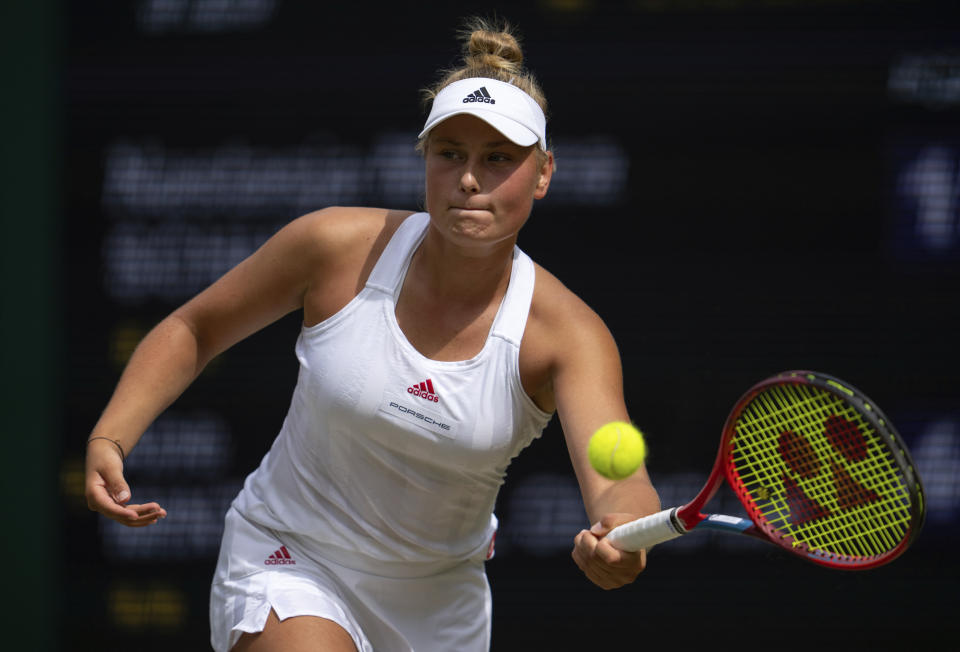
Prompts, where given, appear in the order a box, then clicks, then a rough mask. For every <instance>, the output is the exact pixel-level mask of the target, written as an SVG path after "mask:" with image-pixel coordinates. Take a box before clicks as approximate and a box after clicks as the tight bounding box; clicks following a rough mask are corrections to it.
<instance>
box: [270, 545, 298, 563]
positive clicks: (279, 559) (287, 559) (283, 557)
mask: <svg viewBox="0 0 960 652" xmlns="http://www.w3.org/2000/svg"><path fill="white" fill-rule="evenodd" d="M263 563H264V564H266V565H267V566H279V565H282V564H296V563H297V562H296V561H295V560H294V559H293V558H292V557H291V556H290V551H288V550H287V547H286V546H280V550H277V551H276V552H275V553H273V554H272V555H270V556H269V557H267V558H266V559H264V560H263Z"/></svg>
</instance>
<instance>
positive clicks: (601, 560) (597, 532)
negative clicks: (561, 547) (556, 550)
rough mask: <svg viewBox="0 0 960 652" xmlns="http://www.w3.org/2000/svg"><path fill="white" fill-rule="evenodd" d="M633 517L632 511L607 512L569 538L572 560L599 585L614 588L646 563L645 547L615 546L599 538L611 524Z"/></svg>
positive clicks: (630, 579)
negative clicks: (626, 549) (591, 525)
mask: <svg viewBox="0 0 960 652" xmlns="http://www.w3.org/2000/svg"><path fill="white" fill-rule="evenodd" d="M635 518H636V516H634V515H632V514H607V515H606V516H604V517H603V518H602V519H600V521H599V522H598V523H595V524H594V525H593V527H591V528H590V529H589V530H581V531H580V533H579V534H578V535H577V536H576V538H574V540H573V554H572V556H573V561H574V562H576V564H577V566H579V567H580V570H582V571H583V572H584V574H585V575H586V576H587V579H589V580H590V581H591V582H593V583H594V584H596V585H597V586H599V587H600V588H601V589H605V590H609V589H617V588H620V587H621V586H624V585H625V584H630V583H631V582H633V581H634V580H635V579H637V575H639V574H640V573H642V572H643V569H644V568H646V566H647V552H646V551H645V550H639V551H637V552H625V551H623V550H617V549H616V548H614V547H613V546H612V545H611V544H610V542H609V541H607V540H606V539H604V538H603V537H604V536H606V534H607V533H608V532H609V531H610V530H612V529H613V528H615V527H617V526H618V525H621V524H623V523H629V522H630V521H632V520H634V519H635Z"/></svg>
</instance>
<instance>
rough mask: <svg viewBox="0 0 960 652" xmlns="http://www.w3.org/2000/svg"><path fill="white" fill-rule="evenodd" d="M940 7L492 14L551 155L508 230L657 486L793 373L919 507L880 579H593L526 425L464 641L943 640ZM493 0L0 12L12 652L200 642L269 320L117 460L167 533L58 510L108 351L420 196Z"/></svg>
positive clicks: (270, 343) (103, 395)
mask: <svg viewBox="0 0 960 652" xmlns="http://www.w3.org/2000/svg"><path fill="white" fill-rule="evenodd" d="M954 6H955V3H954V2H919V1H906V0H904V1H899V2H898V1H879V0H878V1H871V0H861V1H855V0H809V1H802V0H703V1H700V2H695V1H693V0H674V1H668V0H623V1H619V2H599V1H596V2H592V1H590V0H542V1H539V2H526V3H520V2H517V3H510V4H509V5H507V4H504V5H503V6H501V7H499V8H497V9H498V12H499V14H500V15H502V16H504V17H506V18H508V19H510V20H511V21H512V22H513V23H515V24H516V25H517V26H518V28H519V29H520V31H521V33H522V34H523V36H524V46H525V50H526V53H527V63H528V64H529V65H530V67H531V68H532V69H533V70H534V71H536V72H537V73H538V75H539V78H540V81H541V82H542V84H543V87H544V89H545V91H546V94H547V97H548V98H549V100H550V118H551V120H550V125H549V137H550V138H551V140H552V144H553V147H554V151H555V153H556V157H557V163H558V171H557V174H556V175H555V177H554V182H553V186H552V189H551V193H550V195H549V196H548V198H547V199H546V200H544V201H542V202H541V203H539V204H538V205H537V206H536V207H535V209H534V213H533V216H532V218H531V220H530V222H529V223H528V225H527V226H526V227H525V229H524V231H523V232H522V233H521V240H520V245H521V247H523V248H524V249H525V250H526V251H527V252H528V253H529V254H530V255H531V256H532V257H533V258H534V259H535V260H537V261H538V262H540V263H541V264H543V265H544V266H545V267H547V268H548V269H550V270H551V271H553V272H554V273H555V274H556V275H557V276H558V277H559V278H560V279H561V280H562V281H564V282H565V283H566V284H567V285H568V286H569V287H570V288H571V289H573V290H574V291H575V292H577V293H578V294H580V295H581V296H582V297H583V298H584V299H585V300H586V301H587V302H588V303H589V304H590V305H591V306H593V307H594V308H595V309H596V310H597V311H598V312H599V313H600V314H601V315H602V316H603V317H604V318H605V319H606V321H607V323H608V325H609V326H610V328H611V330H612V331H613V333H614V335H615V337H616V338H617V341H618V343H619V345H620V348H621V353H622V355H623V361H624V369H625V376H626V392H627V402H628V406H629V408H630V410H631V414H632V416H633V418H634V420H635V421H636V422H637V423H638V424H639V425H640V426H641V427H642V428H643V429H644V430H645V431H646V433H647V435H648V439H649V443H650V446H651V451H652V452H651V456H650V458H649V461H648V464H649V469H650V473H651V475H652V477H653V479H654V481H655V483H656V484H657V487H658V489H659V490H660V492H661V497H662V499H663V502H664V503H665V504H670V503H677V502H682V501H685V500H687V499H689V498H690V497H691V496H692V495H693V492H695V491H696V489H698V488H699V486H700V484H701V483H702V482H703V480H704V479H705V478H706V475H707V473H708V472H709V470H710V467H711V465H712V461H713V458H714V455H715V446H716V443H717V441H718V437H719V431H720V427H721V425H722V423H723V420H724V418H725V416H726V413H727V410H728V409H729V408H730V406H731V405H732V404H733V402H734V401H735V400H736V399H737V398H738V397H739V396H740V394H741V393H742V392H743V391H744V390H746V389H747V387H749V386H750V385H751V384H753V383H754V382H756V381H759V380H761V379H762V378H764V377H766V376H768V375H770V374H773V373H775V372H778V371H782V370H786V369H794V368H805V369H815V370H819V371H824V372H828V373H831V374H833V375H836V376H839V377H841V378H843V379H845V380H847V381H849V382H850V383H852V384H853V385H855V386H858V387H859V388H861V389H862V390H863V391H865V392H866V393H867V394H869V395H870V396H871V397H872V398H873V399H874V400H875V401H876V402H877V403H878V404H879V405H881V406H883V407H884V409H885V411H886V412H887V413H888V415H889V416H890V417H891V419H892V420H893V421H894V423H895V424H897V426H898V428H899V429H900V431H901V433H902V435H903V436H904V438H905V439H906V440H907V442H908V445H909V446H910V447H911V449H912V451H913V454H914V457H915V461H916V464H917V466H918V468H919V470H920V473H921V475H922V476H923V478H924V481H925V485H926V491H927V501H928V508H929V515H928V520H927V524H926V527H925V529H924V531H923V534H922V535H921V537H920V539H919V540H918V541H917V542H916V544H915V545H914V547H913V548H911V549H910V550H909V551H908V552H907V553H906V555H904V556H903V557H902V558H900V559H899V560H897V561H896V562H895V563H893V564H891V565H889V566H885V567H883V568H880V569H877V570H874V571H869V572H865V573H842V572H834V571H826V570H822V569H820V568H817V567H814V566H812V565H809V564H806V563H804V562H801V561H797V560H794V559H790V558H787V556H786V555H783V554H781V553H780V552H779V551H777V550H776V549H774V548H772V547H768V546H763V545H761V544H749V543H743V542H741V541H739V540H738V539H735V538H731V537H714V536H711V535H700V534H697V535H694V536H691V537H687V538H685V539H683V540H681V541H677V542H674V543H673V544H669V545H663V546H661V547H659V548H658V549H657V550H656V551H655V552H654V554H653V555H652V556H651V561H650V567H649V569H648V571H647V572H646V573H645V575H644V576H643V577H642V579H641V580H639V581H638V582H637V583H636V584H634V585H632V586H630V587H628V588H626V589H622V590H619V591H614V592H603V591H601V590H599V589H597V588H595V587H594V586H593V585H591V584H590V583H589V582H587V581H586V580H585V579H584V578H583V577H582V575H581V574H580V572H579V571H578V570H577V568H576V567H575V565H574V564H573V562H572V561H571V560H570V559H569V550H570V547H571V542H572V538H573V536H574V535H575V534H576V532H577V531H578V530H579V529H580V528H581V527H584V526H586V525H587V523H586V517H585V515H584V513H583V509H582V506H581V504H580V502H579V496H578V493H577V488H576V483H575V480H574V479H573V475H572V471H571V468H570V463H569V459H568V456H567V451H566V448H565V446H564V443H563V438H562V433H561V432H560V429H559V427H558V425H557V424H556V421H554V422H553V423H552V424H551V425H550V427H549V428H548V429H547V431H546V432H545V433H544V436H543V437H542V438H541V439H540V440H538V441H537V442H535V443H534V444H533V445H532V446H531V447H530V449H528V450H527V451H525V452H524V453H523V454H522V455H521V456H520V457H519V458H518V459H517V460H516V462H515V463H514V465H513V466H512V467H511V469H510V472H509V475H508V479H507V484H506V485H505V487H504V489H503V491H502V493H501V500H500V503H499V506H498V515H499V516H500V519H501V530H500V535H499V537H498V551H497V557H496V558H495V559H494V560H493V561H491V562H490V564H489V566H488V569H489V575H490V581H491V584H492V587H493V592H494V638H493V648H494V650H496V651H504V650H527V649H549V650H560V649H578V648H580V647H583V646H587V645H591V646H594V645H608V644H613V643H618V642H621V643H625V642H628V641H631V638H630V637H631V636H634V635H650V634H653V635H654V636H655V640H658V641H664V640H669V639H672V640H676V641H677V644H678V645H679V646H680V649H688V648H690V647H693V646H694V645H695V644H696V645H698V646H700V645H705V644H709V643H711V642H719V643H723V642H724V641H725V640H729V641H738V642H742V641H754V642H755V643H757V642H759V643H762V644H764V645H776V646H777V647H781V648H784V649H791V648H792V647H794V646H799V644H800V643H801V642H803V643H806V644H815V645H817V647H818V648H820V649H832V648H834V647H836V648H841V647H842V648H844V649H867V648H872V647H877V646H879V647H881V648H882V647H886V646H887V645H889V644H891V643H892V642H894V641H898V640H900V639H904V640H912V641H913V642H914V644H915V647H914V648H913V649H925V648H926V646H927V645H928V644H930V645H932V644H933V642H934V641H939V640H942V639H944V638H946V639H947V640H949V638H950V637H949V635H950V634H951V633H952V634H954V635H956V634H957V633H958V625H957V619H956V616H955V611H956V603H957V597H958V587H960V581H958V580H960V573H958V568H957V567H958V565H957V563H956V561H955V557H954V554H953V553H954V548H955V547H956V545H957V543H958V541H960V528H958V526H957V525H956V524H955V521H956V519H957V516H958V512H960V378H958V373H957V363H958V362H960V350H958V349H960V343H958V334H960V317H958V312H960V311H958V308H957V304H958V298H960V296H958V295H960V22H958V21H957V12H956V11H954V9H953V7H954ZM494 8H496V7H495V6H494V5H489V4H487V5H481V4H478V3H459V4H456V3H435V4H434V3H423V2H421V3H410V4H405V3H397V2H394V3H390V4H386V5H384V4H380V3H363V2H361V3H337V4H333V3H321V2H307V1H299V2H298V1H294V0H135V1H134V0H130V1H127V2H114V1H107V0H89V1H83V2H57V1H54V0H41V1H38V2H12V3H9V4H5V5H4V8H3V16H4V19H3V21H2V22H3V27H4V31H3V33H4V39H3V40H4V57H3V59H4V62H3V64H2V65H3V67H4V78H5V80H6V82H5V89H4V91H3V95H4V100H3V104H4V109H3V110H4V117H5V119H4V121H3V126H4V132H5V140H6V146H5V147H4V173H3V177H4V195H3V211H4V222H5V233H6V234H7V236H8V237H7V238H5V239H4V240H5V243H4V255H3V266H4V267H3V283H4V302H3V311H4V312H3V322H4V324H3V328H4V332H3V342H4V370H5V372H6V373H5V374H4V375H5V376H6V378H5V382H6V383H9V387H8V389H7V390H6V391H4V393H3V396H4V402H5V405H4V412H5V414H6V416H7V424H8V426H7V432H5V433H4V435H5V439H6V440H7V456H8V460H9V463H8V465H7V466H8V468H7V470H6V474H5V475H6V476H7V477H6V480H5V482H7V483H9V487H6V492H5V493H6V494H7V495H8V496H10V497H20V498H17V499H16V500H10V501H8V502H12V503H14V504H17V505H21V506H20V507H17V508H15V511H14V512H13V513H12V514H11V515H9V516H8V517H7V518H5V519H4V522H5V523H6V532H5V537H4V539H5V540H6V541H5V554H6V559H7V564H8V566H10V567H12V568H13V569H14V571H15V576H14V577H13V578H12V579H11V581H12V582H13V585H14V586H17V587H20V588H18V589H17V590H16V591H15V592H11V593H12V594H13V595H15V596H16V599H17V602H18V605H17V610H16V611H12V612H10V613H9V614H8V616H9V617H10V618H12V619H13V621H14V623H15V624H14V626H15V627H19V628H21V629H22V630H23V631H25V632H26V637H25V638H24V640H29V641H32V643H31V644H30V645H28V646H27V647H26V649H36V650H41V649H50V650H52V649H62V650H100V649H130V650H154V649H157V650H160V649H163V650H169V649H180V650H202V649H208V643H207V640H208V630H207V594H208V588H209V581H210V576H211V573H212V570H213V565H214V562H215V557H216V552H217V548H218V545H219V536H220V530H221V523H222V516H223V513H224V512H225V510H226V507H227V505H228V504H229V501H230V500H231V499H232V498H233V496H234V495H235V493H236V491H237V490H238V488H239V486H240V484H241V482H242V480H243V478H244V476H245V475H246V474H247V473H249V472H250V471H251V470H252V469H253V468H254V467H255V466H256V464H257V463H258V461H259V459H260V457H261V456H262V455H263V453H264V452H265V451H266V449H267V447H268V446H269V444H270V442H271V441H272V439H273V437H274V435H275V433H276V432H277V430H278V428H279V426H280V423H281V421H282V419H283V416H284V414H285V410H286V407H287V401H288V398H289V394H290V391H291V389H292V387H293V383H294V381H295V375H296V368H297V367H296V364H297V363H296V359H295V357H294V355H293V344H294V340H295V338H296V336H297V332H298V327H299V323H298V319H299V316H298V315H292V316H291V317H289V318H287V319H285V320H282V321H281V322H279V323H277V324H275V325H274V326H271V327H270V328H268V329H266V330H265V331H263V332H262V333H260V334H258V335H256V336H254V337H252V338H251V339H250V340H248V341H246V342H244V343H242V344H240V345H238V346H237V347H236V348H235V349H233V350H231V351H229V352H227V353H226V354H224V355H223V356H222V357H221V358H220V359H218V360H217V361H216V362H215V363H214V364H212V365H211V367H210V368H209V369H208V370H207V371H206V372H205V373H204V374H203V376H202V377H201V378H200V379H199V380H198V381H197V383H196V384H195V385H194V386H193V387H192V388H191V389H190V390H189V391H188V392H187V393H186V394H185V395H184V396H183V397H182V399H181V400H180V401H178V402H177V403H176V404H175V405H174V406H173V407H172V408H171V409H170V410H169V411H168V412H167V413H166V414H165V415H164V416H163V417H161V419H160V420H159V421H158V422H157V423H156V424H155V426H154V427H153V428H152V429H151V430H150V431H149V432H148V434H147V435H146V436H145V438H144V439H143V440H142V443H141V445H140V447H139V448H138V449H137V450H136V451H135V452H134V453H133V454H132V455H131V457H130V458H129V460H128V465H127V472H128V479H129V480H130V481H131V484H132V486H133V490H134V494H135V496H134V499H135V500H137V499H138V498H139V499H140V500H143V501H147V500H158V501H159V502H160V503H161V504H163V505H164V506H165V507H167V509H168V511H169V513H170V517H169V518H168V519H166V520H165V521H164V522H163V523H162V524H161V525H159V526H156V527H153V528H148V529H146V530H137V531H131V530H126V529H123V528H121V527H120V526H116V525H115V524H112V523H109V522H105V521H103V520H102V519H100V518H99V517H97V516H95V515H94V514H92V513H91V512H89V511H87V510H86V507H85V503H84V499H83V473H82V456H83V442H84V439H85V437H86V435H87V434H88V432H89V429H90V428H91V427H92V425H93V423H94V421H95V420H96V418H97V416H98V414H99V411H100V410H101V409H102V407H103V406H104V405H105V403H106V401H107V399H108V398H109V394H110V392H111V390H112V387H113V385H114V383H115V382H116V380H117V378H118V375H119V373H120V371H121V369H122V365H123V364H124V362H125V360H126V359H127V357H128V355H129V354H130V352H131V350H132V348H133V347H134V346H135V344H136V342H137V341H138V340H139V338H140V337H142V335H143V334H145V332H146V331H147V330H148V329H149V328H150V327H151V326H152V325H153V324H155V323H156V322H157V321H158V320H159V319H161V318H162V317H163V316H164V315H165V314H166V313H168V312H169V311H170V310H172V309H173V308H174V307H176V306H177V305H179V304H180V303H181V302H183V301H184V300H186V299H187V298H189V297H190V296H191V295H192V294H193V293H195V292H197V291H198V290H199V289H201V288H202V287H204V286H205V285H207V284H208V283H210V282H212V281H213V280H215V279H216V278H217V277H218V276H219V275H220V274H221V273H223V272H224V271H226V270H227V269H228V268H229V267H230V266H232V265H233V264H235V263H236V262H238V261H239V260H241V259H242V258H243V257H244V256H246V255H247V254H249V253H250V252H251V251H252V250H253V249H254V248H255V247H256V246H258V245H259V244H260V243H261V242H262V241H263V240H264V239H266V238H267V237H269V235H270V234H271V233H273V232H274V231H275V230H276V229H278V228H279V227H280V226H282V225H283V224H284V223H286V222H287V221H289V220H291V219H292V218H294V217H296V216H298V215H300V214H303V213H305V212H308V211H310V210H313V209H315V208H320V207H323V206H327V205H334V204H338V205H351V204H362V205H375V206H387V207H392V208H410V209H414V208H417V207H418V206H419V202H420V190H419V188H420V187H421V185H422V181H423V174H422V169H421V166H422V163H421V161H420V160H419V158H418V156H417V155H416V154H415V153H414V151H413V143H414V140H415V136H416V133H417V132H418V131H419V128H420V125H421V124H422V121H423V117H424V115H425V113H424V111H423V110H422V108H421V106H420V103H419V102H420V100H419V92H418V91H419V89H421V88H422V87H424V86H427V85H429V84H431V83H432V82H433V81H434V80H435V79H436V71H437V70H438V69H440V68H443V67H446V66H448V65H454V64H456V63H458V60H457V57H458V54H459V44H458V42H457V41H456V39H455V30H456V28H457V27H458V24H459V20H460V18H461V17H463V16H466V15H470V14H474V13H480V14H490V13H491V12H492V10H493V9H494ZM719 507H720V508H722V509H725V510H735V509H736V506H735V505H734V504H731V501H730V500H729V499H722V500H720V504H719ZM727 637H730V639H727ZM641 640H642V639H641ZM638 645H639V644H638ZM728 645H730V646H732V645H733V643H732V642H729V643H728Z"/></svg>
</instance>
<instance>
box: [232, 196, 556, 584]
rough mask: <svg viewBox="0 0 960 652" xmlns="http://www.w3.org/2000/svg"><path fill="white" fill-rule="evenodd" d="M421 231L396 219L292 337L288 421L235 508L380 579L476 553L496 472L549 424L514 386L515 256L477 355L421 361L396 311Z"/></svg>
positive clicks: (518, 268) (524, 287)
mask: <svg viewBox="0 0 960 652" xmlns="http://www.w3.org/2000/svg"><path fill="white" fill-rule="evenodd" d="M428 225H429V216H428V215H427V214H426V213H418V214H415V215H412V216H410V217H409V218H407V219H406V220H405V221H404V222H403V223H402V224H401V225H400V227H399V228H398V229H397V231H396V233H395V234H394V235H393V237H392V238H391V240H390V242H389V243H388V244H387V246H386V248H385V249H384V251H383V254H382V255H381V256H380V259H379V260H378V261H377V264H376V266H375V267H374V269H373V271H372V273H371V274H370V278H369V280H368V281H367V283H366V286H365V287H364V288H363V290H361V291H360V293H359V294H358V295H357V296H356V297H354V299H353V300H352V301H350V303H348V304H347V305H346V306H345V307H344V308H343V309H342V310H340V311H339V312H338V313H336V314H335V315H333V316H331V317H330V318H328V319H326V320H324V321H323V322H321V323H319V324H316V325H315V326H310V327H304V328H303V329H302V332H301V334H300V337H299V339H298V341H297V347H296V351H297V357H298V358H299V360H300V372H299V376H298V379H297V385H296V388H295V390H294V394H293V399H292V401H291V405H290V409H289V412H288V413H287V417H286V419H285V421H284V424H283V427H282V429H281V431H280V434H279V436H278V437H277V439H276V441H275V442H274V443H273V446H272V447H271V449H270V451H269V452H268V453H267V455H266V456H265V457H264V459H263V461H262V463H261V464H260V466H259V467H258V468H257V470H256V471H254V472H253V473H252V474H251V475H250V476H249V477H248V478H247V480H246V482H245V484H244V488H243V489H242V490H241V492H240V494H239V496H238V497H237V498H236V500H235V501H234V507H236V509H237V510H238V511H239V512H240V513H241V514H242V515H244V516H245V517H246V518H247V519H249V520H251V521H253V522H254V523H257V524H260V525H261V526H264V527H266V528H269V529H272V530H275V531H277V532H278V533H279V534H281V535H282V536H287V537H293V538H295V539H296V541H297V542H298V543H300V544H301V546H303V547H305V548H308V549H310V550H312V551H315V552H316V554H317V555H318V556H319V557H321V558H326V559H329V560H331V561H334V562H337V563H339V564H342V565H344V566H348V567H351V568H357V569H360V570H369V571H370V572H376V573H379V574H383V575H388V576H415V575H425V574H430V573H432V572H435V571H437V570H441V569H443V568H445V567H449V566H451V565H453V564H455V563H458V562H459V561H462V560H464V559H467V558H475V557H477V556H478V555H480V556H481V558H482V556H483V554H484V553H485V552H486V549H487V546H488V544H489V543H490V541H491V538H492V536H493V534H494V532H495V531H496V527H497V519H496V517H495V516H494V514H493V509H494V502H495V500H496V497H497V492H498V490H499V488H500V486H501V484H502V483H503V480H504V476H505V472H506V469H507V466H508V464H509V463H510V460H511V459H512V458H513V457H515V456H516V455H517V454H518V453H519V452H520V451H521V450H522V449H523V448H525V447H526V446H527V445H529V444H530V442H531V441H533V440H534V439H536V438H537V437H539V436H540V434H541V432H542V430H543V428H544V427H545V426H546V424H547V422H548V421H549V419H550V416H551V415H550V414H549V413H547V412H544V411H543V410H540V409H539V408H538V407H537V406H536V404H535V403H534V402H533V400H532V399H531V398H530V397H529V396H528V395H527V394H526V392H525V391H524V389H523V386H522V385H521V383H520V372H519V364H518V358H519V350H520V340H521V338H522V337H523V332H524V326H525V324H526V321H527V314H528V312H529V309H530V301H531V298H532V296H533V286H534V267H533V263H532V261H531V260H530V258H529V257H528V256H527V255H526V254H524V253H523V252H522V251H521V250H520V249H519V248H517V247H515V248H514V252H513V266H512V271H511V274H510V281H509V285H508V287H507V291H506V294H505V296H504V298H503V301H502V302H501V305H500V308H499V311H498V312H497V316H496V318H495V320H494V322H493V326H492V327H491V330H490V333H489V334H488V336H487V340H486V342H485V343H484V346H483V349H482V350H481V351H480V352H479V353H478V354H477V355H476V356H474V357H473V358H471V359H469V360H463V361H457V362H443V361H437V360H431V359H429V358H427V357H425V356H423V355H422V354H421V353H419V352H418V351H417V350H416V349H415V348H414V347H413V346H412V345H411V344H410V343H409V342H408V341H407V339H406V337H405V336H404V334H403V332H402V331H401V330H400V327H399V325H398V324H397V320H396V312H395V310H396V302H397V297H398V296H399V294H400V289H401V287H402V286H403V279H404V276H405V275H406V272H407V269H408V267H409V265H410V260H411V258H412V256H413V253H414V251H415V250H416V249H417V247H418V246H419V245H420V243H421V242H422V240H423V237H424V235H425V233H426V230H427V228H428Z"/></svg>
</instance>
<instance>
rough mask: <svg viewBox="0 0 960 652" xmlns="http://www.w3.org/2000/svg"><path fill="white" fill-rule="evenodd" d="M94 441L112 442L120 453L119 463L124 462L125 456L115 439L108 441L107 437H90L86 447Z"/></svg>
mask: <svg viewBox="0 0 960 652" xmlns="http://www.w3.org/2000/svg"><path fill="white" fill-rule="evenodd" d="M94 439H106V440H107V441H110V442H113V445H114V446H116V447H117V450H119V451H120V461H121V462H124V461H126V459H127V456H126V455H124V454H123V446H121V445H120V442H118V441H117V440H116V439H110V438H109V437H91V438H90V439H88V440H87V445H88V446H89V445H90V442H92V441H93V440H94Z"/></svg>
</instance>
